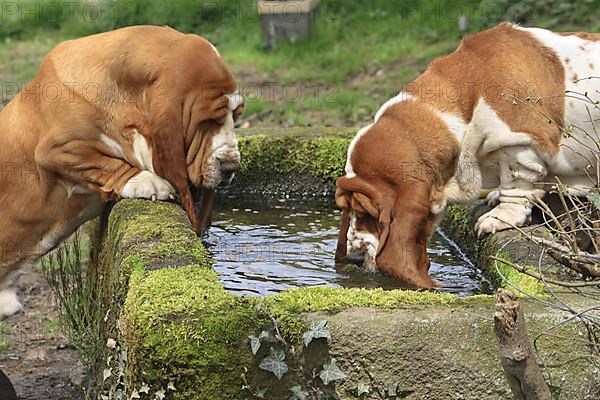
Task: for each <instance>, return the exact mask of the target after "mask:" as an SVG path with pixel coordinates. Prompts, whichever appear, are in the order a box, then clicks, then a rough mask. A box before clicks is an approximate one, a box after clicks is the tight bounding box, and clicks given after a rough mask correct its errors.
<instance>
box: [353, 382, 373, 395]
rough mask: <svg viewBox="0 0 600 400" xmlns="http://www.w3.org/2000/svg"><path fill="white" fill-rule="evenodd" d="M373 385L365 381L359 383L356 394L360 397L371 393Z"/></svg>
mask: <svg viewBox="0 0 600 400" xmlns="http://www.w3.org/2000/svg"><path fill="white" fill-rule="evenodd" d="M370 389H371V387H370V386H369V385H365V384H364V383H362V382H361V383H359V384H358V387H357V388H356V395H357V396H358V397H360V396H362V395H363V394H369V391H370Z"/></svg>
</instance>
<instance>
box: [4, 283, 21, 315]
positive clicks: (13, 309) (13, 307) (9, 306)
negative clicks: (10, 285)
mask: <svg viewBox="0 0 600 400" xmlns="http://www.w3.org/2000/svg"><path fill="white" fill-rule="evenodd" d="M22 309H23V306H22V305H21V303H20V302H19V298H18V297H17V294H16V293H15V292H14V291H12V290H10V289H6V290H2V291H0V321H1V320H3V319H5V318H7V317H10V316H11V315H14V314H16V313H18V312H19V311H21V310H22Z"/></svg>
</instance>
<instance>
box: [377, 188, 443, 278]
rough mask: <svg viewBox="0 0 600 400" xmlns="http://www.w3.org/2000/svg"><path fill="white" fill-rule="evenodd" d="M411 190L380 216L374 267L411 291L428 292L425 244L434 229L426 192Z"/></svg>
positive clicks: (427, 265) (423, 189) (427, 191)
mask: <svg viewBox="0 0 600 400" xmlns="http://www.w3.org/2000/svg"><path fill="white" fill-rule="evenodd" d="M411 189H412V190H411V191H410V192H406V194H404V195H401V196H399V197H398V198H397V199H396V201H395V202H394V204H393V206H392V207H390V209H389V210H387V209H386V210H382V212H381V215H382V216H383V217H381V218H380V219H379V221H380V230H381V234H380V237H379V238H380V240H379V248H378V250H377V259H376V260H377V267H378V268H379V269H381V270H382V271H383V272H385V273H387V274H389V275H391V276H393V277H395V278H396V279H399V280H401V281H403V282H405V283H407V284H409V285H410V286H412V287H417V288H430V287H434V286H435V283H434V282H433V281H432V280H431V278H430V277H429V274H428V270H429V258H428V256H427V241H428V239H429V236H430V235H431V231H432V229H433V226H434V216H433V215H432V214H431V213H430V210H429V208H428V207H427V206H426V204H427V201H428V196H429V189H428V187H427V185H422V184H418V183H415V184H414V185H411Z"/></svg>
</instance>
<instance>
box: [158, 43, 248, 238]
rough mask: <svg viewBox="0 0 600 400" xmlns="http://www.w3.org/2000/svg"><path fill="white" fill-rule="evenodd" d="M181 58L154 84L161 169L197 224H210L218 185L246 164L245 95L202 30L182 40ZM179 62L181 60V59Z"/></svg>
mask: <svg viewBox="0 0 600 400" xmlns="http://www.w3.org/2000/svg"><path fill="white" fill-rule="evenodd" d="M176 46H177V51H178V52H179V53H180V54H181V57H180V60H179V61H172V60H169V65H167V66H165V67H164V68H165V69H166V70H169V71H172V72H170V73H168V74H164V75H163V76H161V79H158V80H157V81H156V82H154V83H153V84H152V85H151V86H150V89H149V94H148V95H147V98H148V99H149V103H150V104H149V105H150V109H151V110H152V113H153V120H152V131H154V132H156V133H155V134H154V135H153V136H154V137H153V138H152V139H153V151H154V153H155V154H156V156H157V157H156V160H155V163H154V164H155V165H154V167H155V169H156V172H157V174H158V175H159V176H161V177H163V178H165V179H167V180H168V181H169V182H170V183H171V184H172V185H173V186H174V187H175V188H176V189H177V192H178V194H179V196H180V197H181V204H182V206H183V208H184V210H185V211H186V212H187V214H188V216H189V218H190V221H191V223H192V226H193V228H194V230H195V231H196V232H197V233H198V234H203V233H205V232H206V229H207V228H208V227H209V226H210V220H211V215H212V202H213V198H214V190H215V188H217V187H218V186H219V185H221V184H228V183H229V182H230V181H231V180H232V179H233V175H234V174H235V172H237V171H238V170H239V169H240V153H239V150H238V144H237V139H236V137H235V132H234V125H235V121H236V119H237V118H238V117H239V116H240V114H241V113H242V111H243V104H244V101H243V97H242V96H241V95H240V94H239V93H238V92H237V85H236V82H235V80H234V78H233V76H232V75H231V73H230V71H229V69H228V68H227V66H226V65H225V62H224V60H223V59H222V58H221V56H220V55H219V53H218V52H217V51H216V49H215V47H214V46H213V45H212V44H211V43H210V42H208V41H206V40H205V39H203V38H200V37H199V36H196V35H184V36H183V37H181V38H180V40H178V41H177V44H176ZM177 62H179V64H177Z"/></svg>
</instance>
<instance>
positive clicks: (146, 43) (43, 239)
mask: <svg viewBox="0 0 600 400" xmlns="http://www.w3.org/2000/svg"><path fill="white" fill-rule="evenodd" d="M235 89H236V84H235V81H234V79H233V77H232V75H231V74H230V72H229V71H228V69H227V67H226V66H225V64H224V62H223V60H222V58H221V57H220V56H219V55H218V53H217V51H216V50H215V49H214V47H212V45H211V44H210V43H209V42H207V41H206V40H204V39H202V38H201V37H199V36H196V35H184V34H182V33H179V32H177V31H175V30H173V29H170V28H167V27H153V26H139V27H130V28H124V29H120V30H116V31H113V32H108V33H103V34H98V35H94V36H90V37H86V38H82V39H77V40H70V41H66V42H63V43H61V44H59V45H58V46H56V48H54V49H53V50H52V51H51V52H50V53H49V54H48V56H47V57H46V58H45V59H44V60H43V62H42V64H41V66H40V69H39V72H38V73H37V75H36V76H35V78H34V80H33V81H31V82H29V83H28V84H26V85H25V87H24V89H23V91H22V92H21V93H20V94H18V95H17V96H16V97H15V98H14V99H13V100H12V101H11V102H10V103H9V104H8V105H7V106H6V107H5V108H4V109H3V110H2V112H1V113H0V162H2V166H3V168H2V171H3V173H2V183H1V184H0V199H1V204H2V207H3V208H2V210H1V211H0V226H2V227H3V229H2V231H0V248H1V250H2V252H1V254H0V282H3V281H4V284H6V279H7V278H8V276H9V274H10V273H11V272H12V271H14V270H15V269H17V268H18V267H19V266H20V265H22V264H23V263H25V262H31V261H34V260H36V259H37V258H39V257H40V256H41V255H43V254H44V253H46V252H48V251H49V250H51V249H52V248H54V247H55V246H56V245H58V243H60V241H61V240H63V239H64V238H65V237H67V236H69V235H70V234H71V233H72V232H73V230H74V229H76V228H77V226H79V225H80V224H81V223H83V222H84V221H85V220H87V219H90V218H92V217H94V216H96V215H98V213H99V212H100V211H101V210H102V208H103V206H104V202H105V201H107V200H111V199H118V198H120V196H121V193H122V190H123V187H124V186H125V184H126V183H127V182H128V181H129V180H130V179H132V178H133V177H135V176H136V175H137V174H139V173H140V172H141V171H142V170H144V169H147V166H146V167H144V166H143V165H141V164H140V162H139V159H138V158H136V156H135V154H134V146H133V144H134V143H133V140H134V135H135V134H136V133H139V134H141V135H142V136H143V137H144V138H145V140H146V143H147V144H148V146H149V147H150V149H151V153H152V156H153V159H152V163H153V167H154V170H155V172H156V175H158V176H160V177H162V178H164V179H166V180H167V181H168V182H170V183H171V185H172V186H173V187H174V188H175V189H176V190H177V192H178V194H179V196H180V198H181V201H182V204H183V207H184V209H185V210H186V211H187V213H188V215H189V217H190V220H191V221H192V224H193V225H194V227H195V228H196V229H197V230H200V229H201V228H202V226H201V225H202V220H204V221H206V220H208V219H207V218H206V216H198V215H197V212H204V213H205V214H206V213H209V211H207V210H204V207H203V205H198V204H194V198H193V196H192V193H191V192H190V187H191V186H198V187H201V188H202V189H200V191H206V192H208V195H206V196H204V197H206V198H207V199H209V200H210V201H211V200H212V196H211V195H210V194H211V193H210V191H211V189H212V188H206V187H203V182H202V170H203V169H204V168H206V167H207V165H206V162H207V156H208V154H209V153H210V147H211V139H212V136H214V135H215V133H216V132H218V131H219V128H220V126H221V125H222V124H223V122H224V118H225V117H226V115H227V112H228V109H227V104H228V100H227V97H226V96H225V95H226V94H230V93H233V92H234V91H235ZM240 110H241V108H239V109H237V110H236V115H237V114H239V112H240ZM101 135H105V136H107V137H108V138H110V139H111V140H112V141H113V142H114V143H116V144H117V145H118V147H120V148H121V149H122V153H123V154H120V155H119V154H115V150H114V148H111V147H110V146H109V145H107V143H106V141H103V140H101ZM192 153H193V154H192ZM186 160H187V161H186ZM197 209H198V210H197ZM0 289H1V288H0Z"/></svg>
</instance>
